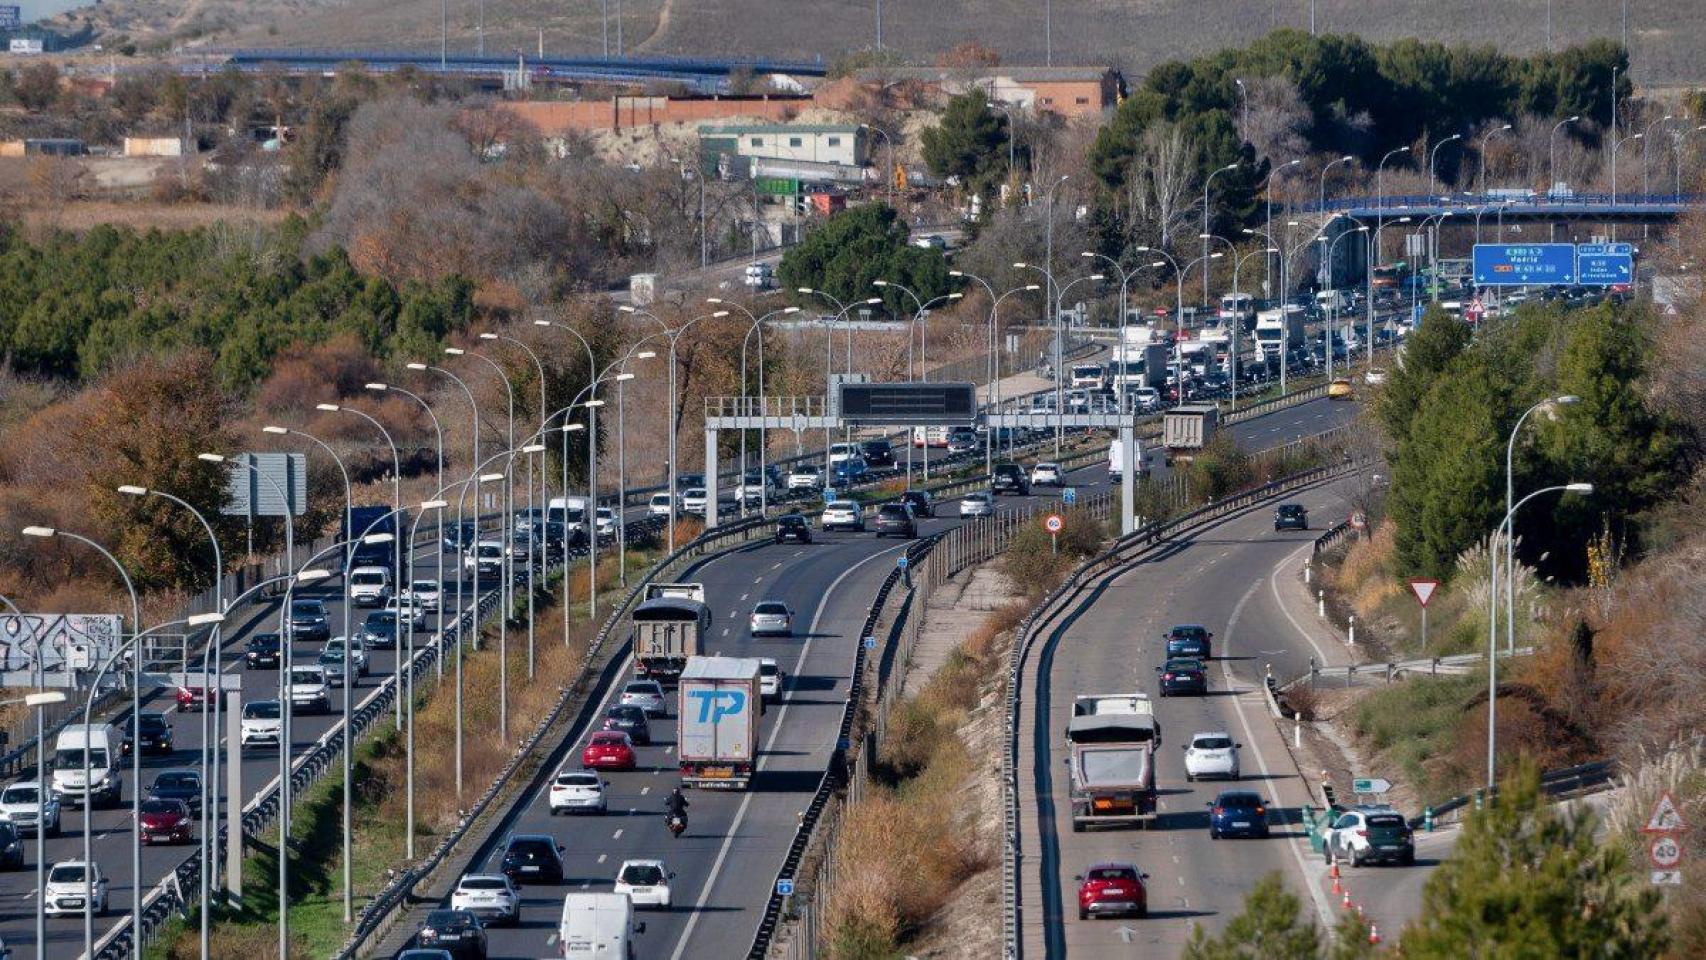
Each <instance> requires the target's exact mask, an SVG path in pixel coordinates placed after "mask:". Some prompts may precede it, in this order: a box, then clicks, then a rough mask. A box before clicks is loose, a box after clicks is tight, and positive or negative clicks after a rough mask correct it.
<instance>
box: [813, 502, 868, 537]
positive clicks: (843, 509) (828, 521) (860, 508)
mask: <svg viewBox="0 0 1706 960" xmlns="http://www.w3.org/2000/svg"><path fill="white" fill-rule="evenodd" d="M818 526H820V527H822V528H823V529H825V530H857V531H860V532H863V531H864V529H865V507H864V505H863V504H861V503H858V502H856V501H853V500H836V501H835V502H833V503H830V504H827V505H826V506H825V507H824V508H823V516H822V517H819V518H818Z"/></svg>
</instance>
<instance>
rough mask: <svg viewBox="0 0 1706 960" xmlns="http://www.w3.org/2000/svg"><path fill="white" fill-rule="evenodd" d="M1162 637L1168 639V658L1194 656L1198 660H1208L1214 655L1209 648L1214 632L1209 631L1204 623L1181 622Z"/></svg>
mask: <svg viewBox="0 0 1706 960" xmlns="http://www.w3.org/2000/svg"><path fill="white" fill-rule="evenodd" d="M1162 639H1164V640H1166V641H1167V656H1168V658H1173V657H1193V658H1195V659H1197V660H1207V659H1208V658H1209V657H1211V656H1213V654H1211V653H1210V652H1209V650H1210V648H1211V644H1212V642H1213V640H1214V634H1212V633H1209V632H1208V628H1207V627H1205V626H1203V625H1202V624H1199V623H1181V624H1179V625H1178V626H1176V627H1174V628H1173V629H1171V630H1169V631H1167V636H1165V637H1163V638H1162Z"/></svg>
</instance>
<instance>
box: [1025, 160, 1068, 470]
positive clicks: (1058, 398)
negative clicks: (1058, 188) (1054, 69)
mask: <svg viewBox="0 0 1706 960" xmlns="http://www.w3.org/2000/svg"><path fill="white" fill-rule="evenodd" d="M1057 185H1058V184H1057ZM1053 198H1054V194H1053V192H1052V191H1051V192H1050V194H1049V199H1050V203H1051V204H1052V203H1053ZM1050 222H1051V223H1052V222H1053V218H1052V217H1051V218H1050ZM1013 267H1014V269H1016V270H1026V269H1029V270H1035V271H1037V272H1038V273H1040V274H1042V275H1043V281H1044V284H1043V312H1044V314H1045V315H1047V314H1052V317H1050V322H1051V323H1052V324H1053V326H1054V359H1053V361H1052V362H1051V363H1050V364H1049V369H1050V370H1051V371H1052V372H1053V373H1054V412H1055V421H1054V455H1055V458H1056V459H1059V458H1060V447H1061V443H1062V442H1063V441H1064V439H1065V428H1064V426H1063V424H1062V423H1061V420H1060V412H1061V405H1062V402H1063V398H1064V395H1065V392H1066V391H1065V388H1064V384H1063V383H1062V378H1063V377H1064V376H1065V373H1064V371H1062V370H1061V367H1063V366H1065V359H1064V354H1065V352H1066V351H1065V347H1064V339H1063V338H1062V336H1061V331H1060V303H1059V302H1058V301H1057V300H1056V299H1055V296H1054V293H1055V289H1056V287H1055V282H1054V273H1053V271H1051V270H1050V269H1049V268H1048V267H1043V266H1038V265H1037V264H1034V263H1025V262H1024V261H1015V262H1014V264H1013Z"/></svg>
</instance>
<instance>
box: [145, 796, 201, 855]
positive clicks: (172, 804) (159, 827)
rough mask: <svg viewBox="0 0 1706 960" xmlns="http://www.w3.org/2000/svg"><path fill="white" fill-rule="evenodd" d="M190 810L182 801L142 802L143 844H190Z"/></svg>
mask: <svg viewBox="0 0 1706 960" xmlns="http://www.w3.org/2000/svg"><path fill="white" fill-rule="evenodd" d="M190 823H191V817H190V808H189V805H188V804H186V803H184V802H183V801H182V800H144V801H142V842H143V843H144V844H149V843H189V842H190V840H191V837H190Z"/></svg>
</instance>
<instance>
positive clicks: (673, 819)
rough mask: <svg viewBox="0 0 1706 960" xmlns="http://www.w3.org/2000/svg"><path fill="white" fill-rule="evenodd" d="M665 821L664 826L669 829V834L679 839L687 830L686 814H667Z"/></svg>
mask: <svg viewBox="0 0 1706 960" xmlns="http://www.w3.org/2000/svg"><path fill="white" fill-rule="evenodd" d="M663 820H664V824H665V825H666V826H668V827H669V832H670V833H672V834H674V835H675V836H677V837H679V836H681V834H682V833H683V832H685V831H686V830H687V815H686V814H682V813H667V814H664V818H663Z"/></svg>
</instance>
